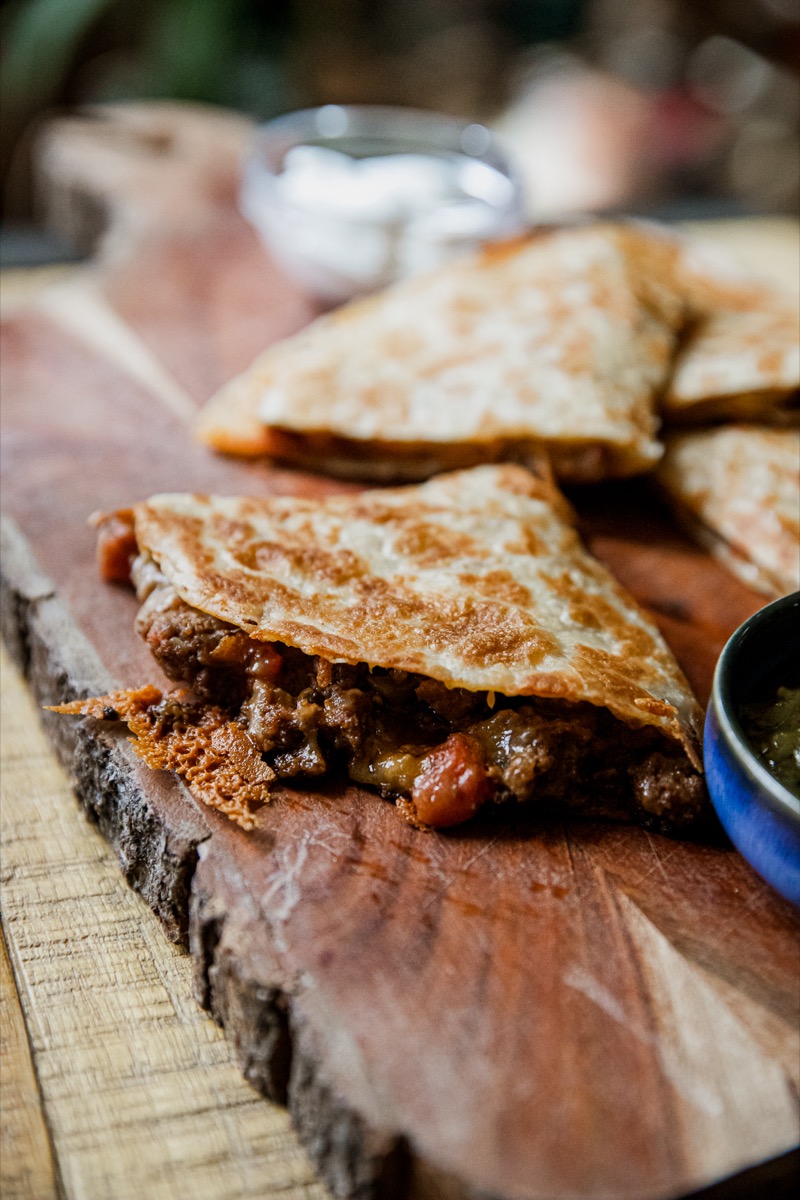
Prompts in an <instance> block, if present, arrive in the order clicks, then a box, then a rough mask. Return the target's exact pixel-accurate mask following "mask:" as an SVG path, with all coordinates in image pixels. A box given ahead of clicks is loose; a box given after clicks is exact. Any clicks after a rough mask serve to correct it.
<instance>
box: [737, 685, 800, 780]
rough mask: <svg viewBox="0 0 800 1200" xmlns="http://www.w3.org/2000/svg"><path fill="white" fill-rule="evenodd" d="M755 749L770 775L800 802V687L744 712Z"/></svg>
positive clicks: (779, 691)
mask: <svg viewBox="0 0 800 1200" xmlns="http://www.w3.org/2000/svg"><path fill="white" fill-rule="evenodd" d="M741 717H742V726H743V728H744V731H745V734H746V735H747V740H748V741H749V743H750V746H751V749H753V750H754V751H755V754H756V757H757V758H758V759H759V761H760V762H761V763H762V764H763V765H764V766H765V767H766V768H767V770H768V771H769V773H770V775H774V777H775V778H776V779H777V780H778V782H779V783H782V784H783V786H784V787H785V788H788V789H789V791H790V792H791V793H792V794H793V795H795V796H797V797H798V798H800V687H779V688H778V689H777V691H776V692H773V694H772V695H771V696H770V698H769V699H768V700H762V701H759V702H758V703H750V704H747V705H745V706H744V707H743V708H742V713H741Z"/></svg>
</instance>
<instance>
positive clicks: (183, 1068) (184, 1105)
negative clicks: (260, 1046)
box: [2, 652, 326, 1200]
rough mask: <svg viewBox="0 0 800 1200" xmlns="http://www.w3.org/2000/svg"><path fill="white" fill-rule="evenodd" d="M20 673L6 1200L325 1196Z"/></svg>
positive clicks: (6, 889)
mask: <svg viewBox="0 0 800 1200" xmlns="http://www.w3.org/2000/svg"><path fill="white" fill-rule="evenodd" d="M2 668H3V689H2V728H3V738H4V751H3V764H2V765H3V770H2V789H3V790H2V837H3V925H4V930H5V934H6V936H7V938H8V944H9V948H10V952H11V956H12V959H13V963H14V975H15V977H16V987H15V986H14V982H13V980H12V978H11V971H10V964H9V963H8V959H7V958H6V957H5V954H4V957H3V965H4V979H3V1008H2V1012H3V1046H4V1057H3V1063H4V1070H3V1139H4V1141H3V1156H2V1194H3V1196H4V1198H7V1200H12V1198H17V1197H18V1198H19V1200H33V1198H36V1200H39V1197H41V1198H45V1197H51V1196H56V1195H57V1194H61V1195H65V1196H66V1197H67V1198H68V1200H97V1198H98V1197H106V1196H107V1197H114V1200H128V1198H130V1200H141V1197H142V1196H147V1197H148V1200H149V1198H150V1197H152V1198H153V1200H177V1198H179V1197H180V1198H188V1197H192V1198H193V1200H196V1198H198V1197H204V1198H208V1200H212V1198H213V1200H234V1198H236V1200H238V1198H239V1197H242V1198H244V1197H253V1198H255V1197H258V1198H259V1200H261V1198H262V1197H264V1196H268V1195H275V1194H278V1193H280V1195H281V1196H282V1197H283V1196H285V1197H286V1200H324V1197H325V1194H326V1193H325V1192H324V1190H323V1188H322V1187H321V1185H320V1184H318V1183H315V1182H314V1177H313V1174H312V1171H311V1168H310V1166H309V1164H308V1161H307V1159H306V1156H305V1155H304V1153H303V1152H302V1150H301V1149H300V1147H299V1145H298V1143H297V1139H296V1137H295V1136H294V1135H293V1133H292V1131H291V1130H290V1129H289V1127H288V1118H287V1114H286V1112H285V1110H284V1109H281V1108H279V1107H277V1106H274V1105H270V1104H268V1103H267V1102H265V1101H263V1100H262V1099H261V1098H260V1097H259V1096H258V1095H257V1094H256V1093H255V1092H254V1091H253V1090H252V1088H250V1087H248V1085H247V1084H246V1083H245V1082H244V1081H243V1080H242V1079H241V1077H240V1075H239V1072H238V1070H237V1068H236V1065H235V1062H234V1060H233V1057H232V1055H231V1052H230V1050H229V1048H228V1046H227V1044H226V1042H225V1040H224V1037H223V1035H222V1032H221V1031H220V1030H219V1029H218V1028H217V1026H215V1025H214V1024H213V1022H211V1021H210V1020H209V1019H208V1017H206V1016H204V1015H203V1014H202V1012H201V1010H200V1009H199V1008H198V1007H197V1005H196V1004H195V1003H194V1001H193V1000H192V998H191V964H190V961H189V959H188V958H187V956H186V955H185V954H184V953H182V952H181V951H179V950H177V949H175V948H174V947H172V946H171V945H170V944H169V942H167V941H166V940H165V938H164V936H163V933H162V931H161V928H160V926H159V923H158V921H157V920H156V918H155V917H154V916H153V915H152V913H151V912H150V910H149V909H148V908H147V906H146V905H144V904H143V903H142V901H141V900H140V899H139V898H138V897H137V896H136V895H135V894H134V893H133V892H132V891H129V890H127V889H125V888H120V880H119V867H118V865H117V862H116V861H115V858H114V855H113V854H112V853H111V852H110V850H109V848H108V846H107V844H106V842H105V841H104V840H103V839H102V838H101V837H100V836H99V834H98V833H97V831H96V830H95V829H94V827H93V826H92V825H90V824H89V823H88V822H87V821H86V819H85V818H80V817H79V816H78V815H77V813H76V810H75V805H74V800H73V798H72V796H71V795H70V790H69V784H68V781H67V779H66V777H65V776H64V773H63V771H62V770H61V768H60V767H59V766H58V764H57V763H56V762H55V759H54V758H53V754H52V751H51V749H50V747H49V746H48V744H47V742H46V740H45V738H44V735H43V733H42V731H41V730H40V728H39V726H38V722H37V720H36V715H35V713H34V711H33V705H32V702H31V699H30V696H29V695H28V694H27V692H26V690H25V688H24V687H23V684H22V681H21V680H20V678H19V677H18V676H17V674H16V672H15V670H14V668H13V667H12V666H11V665H10V664H9V662H8V658H7V655H6V654H5V652H3V656H2ZM3 945H5V943H3ZM28 1039H30V1050H29V1047H28ZM34 1063H35V1070H34V1066H33V1064H34ZM40 1094H41V1102H40V1099H39V1096H40ZM45 1113H46V1114H47V1121H46V1122H45V1117H44V1114H45ZM48 1124H49V1134H50V1135H51V1136H52V1139H53V1149H54V1152H55V1161H56V1163H57V1164H58V1171H59V1173H60V1177H61V1179H60V1184H59V1185H57V1184H56V1179H55V1175H54V1166H53V1160H52V1158H51V1155H50V1146H49V1137H48V1128H47V1125H48ZM62 1188H63V1191H62Z"/></svg>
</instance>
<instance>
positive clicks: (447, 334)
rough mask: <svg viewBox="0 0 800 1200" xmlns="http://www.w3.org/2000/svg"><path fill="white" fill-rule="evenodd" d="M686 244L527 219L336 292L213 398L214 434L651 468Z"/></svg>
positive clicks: (410, 470) (313, 458)
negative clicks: (518, 227) (387, 283)
mask: <svg viewBox="0 0 800 1200" xmlns="http://www.w3.org/2000/svg"><path fill="white" fill-rule="evenodd" d="M676 253H677V251H676V249H675V247H674V246H673V245H672V244H671V243H670V242H669V241H668V240H667V239H664V238H654V237H652V236H650V235H649V234H647V233H645V232H642V231H640V230H637V229H636V227H634V226H624V225H611V224H605V225H596V226H587V227H582V228H574V229H569V230H561V231H557V232H546V233H537V234H533V235H529V236H527V237H523V238H519V239H516V240H514V241H512V242H509V243H504V244H501V245H499V246H497V245H495V246H492V247H487V248H486V249H484V250H483V251H482V252H480V253H477V254H474V255H472V256H471V257H469V258H466V259H463V260H459V261H458V262H454V263H450V264H447V265H446V266H444V267H441V268H440V269H438V270H437V271H434V272H431V273H430V274H427V275H425V276H420V277H416V278H413V279H410V280H406V281H404V282H402V283H399V284H396V285H395V286H394V287H392V288H389V289H387V290H386V291H385V292H382V293H380V294H379V295H377V296H373V297H371V298H369V299H367V300H362V301H359V302H356V303H353V304H350V305H347V306H345V307H344V308H342V309H339V310H338V311H337V312H335V313H332V314H330V315H328V316H326V317H323V318H320V319H319V320H317V321H315V322H314V323H313V324H312V325H310V326H309V327H308V329H306V330H304V331H303V332H301V333H299V334H298V335H296V336H295V337H293V338H290V339H289V340H287V341H285V342H281V343H279V344H277V345H276V346H274V347H272V348H270V349H269V350H267V351H266V353H264V354H263V355H261V356H260V357H259V358H258V359H256V361H255V362H254V363H253V365H252V366H251V367H250V368H249V370H248V371H246V372H245V373H244V374H243V375H241V376H239V377H238V378H236V379H234V380H233V381H232V382H231V383H229V384H228V385H227V386H226V387H224V388H223V389H222V391H221V392H219V393H218V394H217V395H216V396H215V397H214V398H213V399H212V400H211V401H210V403H209V405H208V406H207V408H206V409H205V411H204V412H203V413H202V414H201V417H200V421H199V426H198V433H199V436H200V438H201V439H202V440H204V441H206V442H207V443H208V444H209V445H211V446H213V447H214V448H215V449H218V450H222V451H226V452H229V453H234V454H242V455H252V456H258V455H268V456H271V457H273V458H276V459H280V460H284V461H287V462H291V463H293V464H294V465H297V466H303V467H310V468H312V469H315V470H322V471H325V472H327V473H328V474H337V475H341V476H346V477H351V478H360V479H373V480H380V481H391V480H412V479H422V478H427V477H428V476H430V475H432V474H434V473H436V472H437V471H441V470H445V469H452V468H455V467H465V466H472V465H475V464H478V463H481V462H496V461H507V460H513V461H517V462H519V461H523V462H524V461H527V460H528V457H529V456H530V455H531V454H535V453H537V452H538V451H540V450H542V449H544V450H546V451H547V453H548V454H549V456H550V459H551V461H552V463H553V467H554V470H555V472H556V474H557V475H558V476H559V477H560V478H561V479H564V480H569V481H573V482H591V481H595V480H599V479H603V478H607V477H613V476H625V475H632V474H636V473H637V472H641V471H646V470H648V469H649V468H651V467H652V466H653V465H654V464H655V462H656V461H657V460H658V458H659V457H660V454H661V448H660V445H659V443H658V441H657V439H656V430H657V426H658V419H657V417H656V413H655V405H656V397H657V394H658V393H659V391H660V389H661V387H662V386H663V384H664V383H665V381H666V378H667V376H668V374H669V369H670V364H671V361H672V358H673V354H674V351H675V347H676V342H677V335H678V331H679V330H680V328H682V326H683V324H684V321H685V315H686V314H685V305H684V303H683V301H682V299H681V297H680V296H678V295H677V293H676V292H675V289H674V288H673V287H672V286H670V285H668V284H667V283H663V284H662V282H661V281H662V280H666V279H667V278H668V274H667V272H666V271H665V269H664V266H663V264H662V262H661V260H662V259H664V258H674V257H675V255H676Z"/></svg>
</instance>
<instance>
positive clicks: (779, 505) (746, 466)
mask: <svg viewBox="0 0 800 1200" xmlns="http://www.w3.org/2000/svg"><path fill="white" fill-rule="evenodd" d="M657 478H658V481H659V483H660V484H661V486H662V488H663V489H664V490H665V492H666V494H667V496H668V498H669V499H670V501H671V502H672V504H673V506H674V508H675V510H676V513H677V515H678V517H679V518H680V519H681V520H682V521H683V523H684V524H685V525H686V526H687V528H688V529H689V530H690V532H691V533H693V535H694V536H695V537H696V538H697V539H698V540H699V541H700V542H701V544H703V545H704V546H705V547H706V548H707V549H709V550H710V551H711V552H712V553H713V554H714V555H715V557H717V558H718V559H719V560H720V561H721V562H722V563H724V564H725V566H727V567H728V568H729V569H730V570H731V571H732V572H733V573H734V574H735V575H737V576H738V577H739V578H740V579H742V580H743V581H744V582H745V583H747V584H749V585H750V586H751V587H754V588H756V590H758V591H760V592H763V593H764V594H765V595H767V596H772V597H778V596H783V595H786V594H787V593H789V592H793V591H796V590H797V589H798V588H800V432H798V431H797V430H793V429H766V428H763V427H757V426H750V425H732V426H727V427H720V428H718V429H710V430H701V431H697V432H684V433H680V434H675V435H673V436H672V437H671V438H669V440H668V441H667V450H666V454H665V456H664V459H663V461H662V462H661V464H660V465H659V468H658V472H657Z"/></svg>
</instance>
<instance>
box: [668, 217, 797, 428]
mask: <svg viewBox="0 0 800 1200" xmlns="http://www.w3.org/2000/svg"><path fill="white" fill-rule="evenodd" d="M676 272H677V278H676V283H675V286H676V287H677V288H678V290H679V291H680V292H681V293H682V294H683V295H684V296H685V297H686V298H687V300H688V302H689V304H690V307H691V312H692V317H691V320H690V323H689V325H688V327H687V330H686V332H685V335H684V337H683V339H682V342H681V348H680V350H679V352H678V356H677V359H676V361H675V367H674V371H673V373H672V378H671V380H670V383H669V386H668V388H667V390H666V394H665V396H664V399H663V403H662V414H663V416H664V419H665V421H667V422H668V423H671V424H701V423H707V422H713V421H719V420H724V421H757V422H759V423H762V424H777V425H780V424H795V425H796V424H797V423H798V422H800V312H798V307H797V304H796V302H794V301H793V300H792V299H791V298H789V297H788V296H785V295H784V294H783V293H782V292H780V291H779V290H778V289H777V288H775V287H771V286H770V285H769V284H767V283H762V282H760V281H758V280H754V279H752V278H751V277H749V276H747V275H745V274H743V273H742V272H741V271H740V270H739V269H738V268H736V267H732V266H731V264H730V260H729V259H728V257H727V256H726V255H723V254H722V253H721V251H720V250H719V249H718V248H716V247H708V246H705V245H704V244H703V243H697V242H694V241H691V240H688V239H687V240H685V241H681V249H680V254H679V257H678V259H677V262H676Z"/></svg>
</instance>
